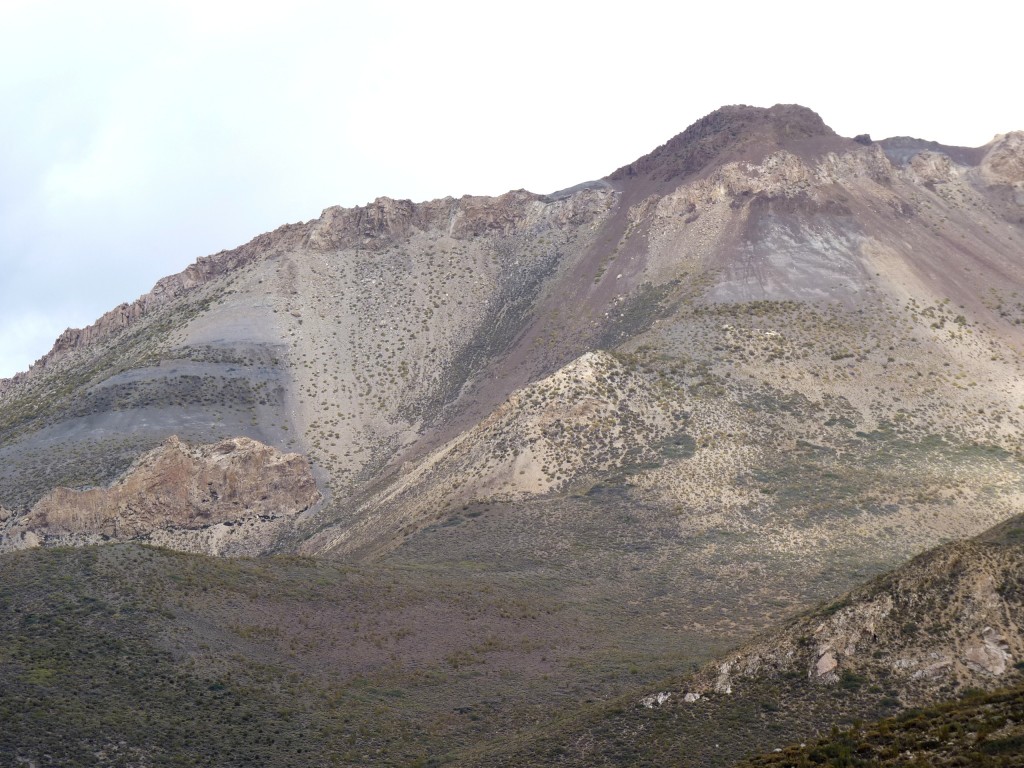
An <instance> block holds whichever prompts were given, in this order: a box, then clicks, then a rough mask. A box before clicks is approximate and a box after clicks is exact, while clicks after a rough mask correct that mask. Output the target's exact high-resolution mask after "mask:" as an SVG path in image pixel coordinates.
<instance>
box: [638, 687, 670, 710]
mask: <svg viewBox="0 0 1024 768" xmlns="http://www.w3.org/2000/svg"><path fill="white" fill-rule="evenodd" d="M671 698H672V694H671V693H668V692H666V691H661V692H659V693H652V694H651V695H650V696H644V697H643V698H642V699H640V705H641V706H644V707H647V709H654V708H655V707H660V706H661V705H662V704H664V703H665V702H666V701H668V700H669V699H671Z"/></svg>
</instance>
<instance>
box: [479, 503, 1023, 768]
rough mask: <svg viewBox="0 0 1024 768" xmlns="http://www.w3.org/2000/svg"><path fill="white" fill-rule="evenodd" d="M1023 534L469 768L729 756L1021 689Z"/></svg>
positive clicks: (1002, 535) (913, 569) (968, 548)
mask: <svg viewBox="0 0 1024 768" xmlns="http://www.w3.org/2000/svg"><path fill="white" fill-rule="evenodd" d="M1022 531H1024V527H1022V518H1021V517H1016V518H1013V519H1012V521H1011V522H1010V523H1009V524H1004V525H1003V526H1001V527H997V528H996V529H994V530H992V531H990V532H987V533H986V534H985V535H983V536H982V537H980V538H978V539H975V540H973V541H967V542H960V543H957V544H951V545H946V546H944V547H940V548H938V549H936V550H932V551H929V552H927V553H925V554H923V555H921V556H919V557H917V558H915V559H914V560H913V561H911V562H910V563H908V564H907V565H905V566H902V567H900V568H898V569H897V570H896V571H894V572H892V573H891V574H887V575H885V576H882V577H880V578H877V579H875V580H873V581H872V582H871V583H869V584H867V585H865V586H863V587H860V588H858V589H856V590H854V591H852V592H851V593H848V594H846V595H844V596H842V598H840V599H839V600H836V601H834V602H832V603H830V604H827V605H825V606H822V607H820V608H817V609H815V610H813V611H811V612H809V613H807V614H805V615H804V616H801V617H798V618H796V619H795V620H792V621H790V622H788V623H787V624H786V625H785V626H784V627H783V628H781V629H779V630H777V631H774V632H771V633H769V634H767V635H765V636H763V637H761V638H759V639H757V640H755V641H754V642H753V643H750V644H748V645H746V646H744V647H743V648H741V649H740V650H738V651H736V652H734V653H731V654H728V655H727V656H725V657H724V658H722V659H720V660H719V661H717V662H715V663H714V664H711V665H708V666H706V667H705V668H703V669H701V670H700V671H698V672H697V673H695V674H693V675H689V676H685V677H682V678H677V679H675V680H668V681H665V682H664V683H663V685H662V686H661V687H660V688H659V689H656V690H654V691H652V692H651V694H650V695H649V696H644V697H642V698H641V697H635V698H633V699H632V700H629V699H627V700H621V699H620V700H619V701H618V702H615V704H613V705H611V706H606V707H604V708H603V709H601V708H598V709H597V710H595V711H593V712H591V713H589V714H583V715H577V716H575V717H571V718H567V719H566V720H565V721H564V722H563V723H561V724H559V725H556V726H555V727H553V728H551V729H549V732H548V733H547V734H545V735H544V736H542V737H539V738H537V739H536V740H533V741H529V742H527V743H525V744H523V745H521V746H520V747H519V749H518V750H517V751H512V752H503V751H499V752H494V753H491V754H481V755H477V756H475V757H473V758H471V759H469V760H468V761H467V764H472V765H567V766H568V765H588V766H596V765H638V764H652V765H653V764H658V763H664V762H666V761H671V763H672V764H673V765H730V764H732V763H733V762H735V761H736V760H737V759H738V758H740V757H741V756H743V755H744V754H745V753H750V752H765V751H769V750H768V749H767V748H768V747H771V746H774V745H778V746H780V747H781V746H782V745H784V744H785V743H786V742H789V741H797V740H801V741H809V740H811V739H813V738H814V737H815V736H816V735H820V734H822V733H827V732H828V731H829V730H830V729H832V728H833V727H834V726H837V725H840V724H846V725H849V724H850V723H851V722H853V721H856V720H863V719H865V718H873V717H875V718H876V717H880V716H884V715H886V714H892V713H895V712H896V711H898V710H900V709H903V708H908V707H917V706H921V705H926V704H933V703H935V702H940V701H945V700H949V699H955V698H958V697H959V696H961V695H963V694H965V693H969V692H971V691H975V690H978V689H988V690H992V689H994V688H1000V687H1005V686H1007V685H1009V684H1014V685H1019V684H1020V682H1021V679H1022V678H1021V668H1022V667H1024V665H1021V664H1020V663H1019V662H1020V661H1021V660H1022V659H1024V631H1022V630H1024V592H1022V591H1021V588H1022V585H1024V548H1022V542H1024V539H1022ZM794 751H795V750H794ZM788 754H790V755H791V756H792V754H793V752H790V753H788Z"/></svg>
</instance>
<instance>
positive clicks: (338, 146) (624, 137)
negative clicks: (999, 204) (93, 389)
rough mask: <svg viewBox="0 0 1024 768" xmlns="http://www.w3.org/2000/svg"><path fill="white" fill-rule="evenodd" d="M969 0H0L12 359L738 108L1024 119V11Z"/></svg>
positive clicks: (604, 166)
mask: <svg viewBox="0 0 1024 768" xmlns="http://www.w3.org/2000/svg"><path fill="white" fill-rule="evenodd" d="M909 6H913V7H914V8H920V10H919V11H918V10H914V8H911V7H909ZM960 7H961V12H960V13H958V14H957V15H955V16H947V15H945V14H943V13H942V12H941V10H940V6H937V5H935V4H934V3H923V2H922V3H909V2H903V3H901V2H898V0H897V1H894V0H888V1H887V2H873V1H872V2H865V1H864V0H860V1H859V2H844V3H821V2H813V3H812V2H808V3H794V2H786V1H785V0H776V2H770V3H769V2H763V0H760V1H759V2H737V1H734V2H730V3H711V2H702V3H668V2H663V3H654V2H645V1H643V0H632V1H631V2H628V3H616V4H614V6H612V5H611V4H609V5H608V6H605V5H602V4H597V3H593V2H590V3H562V2H558V1H557V0H546V1H545V2H531V1H528V0H518V2H515V3H500V4H499V3H481V2H479V1H477V2H465V3H461V2H429V1H421V2H395V1H392V2H387V3H371V2H365V1H364V2H358V3H357V2H317V1H316V0H309V1H308V2H303V1H302V0H289V2H288V3H284V2H275V3H270V2H261V1H260V0H248V2H245V3H237V4H236V3H217V2H214V0H205V1H204V2H188V1H186V0H175V2H159V1H157V0H147V2H112V1H104V0H90V2H82V1H81V0H74V1H73V2H62V1H56V0H55V1H54V2H44V1H39V2H29V1H28V0H0V376H9V375H11V374H13V373H15V372H16V371H19V370H24V369H26V368H27V367H28V365H29V364H30V363H31V362H32V361H34V360H35V359H37V358H38V357H40V356H41V355H42V354H43V353H45V352H46V351H47V350H48V349H49V348H50V346H51V345H52V343H53V340H54V339H55V337H56V336H57V335H58V334H59V333H60V332H61V331H63V330H64V329H65V328H67V327H69V326H71V327H80V326H83V325H87V324H89V323H90V322H92V321H93V320H95V319H96V318H97V317H98V316H99V315H100V314H102V313H103V312H105V311H106V310H108V309H111V308H113V307H114V306H116V305H117V304H119V303H121V302H123V301H131V300H133V299H135V298H137V297H138V296H139V295H140V294H142V293H145V292H146V291H148V290H149V289H150V288H151V287H152V285H153V283H154V282H156V280H157V279H159V278H160V277H162V276H164V275H167V274H170V273H173V272H178V271H180V270H182V269H183V268H184V267H185V266H187V265H188V264H189V263H191V262H192V261H194V260H195V259H196V258H197V257H199V256H203V255H206V254H209V253H214V252H216V251H219V250H221V249H224V248H232V247H234V246H236V245H239V244H241V243H243V242H245V241H247V240H249V239H251V238H252V237H254V236H255V235H257V234H259V233H261V232H265V231H267V230H271V229H274V228H275V227H277V226H279V225H280V224H283V223H286V222H293V221H300V220H308V219H311V218H315V217H317V216H318V215H319V214H320V211H321V210H322V209H323V208H326V207H327V206H329V205H336V204H340V205H345V206H354V205H362V204H364V203H366V202H369V201H371V200H373V199H374V198H375V197H378V196H381V195H387V196H390V197H396V198H411V199H413V200H425V199H432V198H437V197H444V196H446V195H452V196H456V197H457V196H460V195H463V194H500V193H502V192H504V191H506V190H509V189H518V188H526V189H529V190H532V191H535V192H550V191H554V190H556V189H560V188H563V187H567V186H570V185H572V184H575V183H577V182H580V181H584V180H587V179H591V178H597V177H600V176H603V175H605V174H607V173H609V172H610V171H612V170H614V169H615V168H617V167H618V166H620V165H623V164H625V163H627V162H629V161H631V160H633V159H635V158H636V157H638V156H640V155H642V154H645V153H646V152H648V151H650V150H651V149H653V148H654V147H655V146H657V145H658V144H662V143H664V142H665V141H666V140H667V139H669V138H670V137H671V136H673V135H675V134H676V133H679V132H680V131H682V130H683V129H684V128H686V126H687V125H689V124H690V123H692V122H693V121H694V120H696V119H697V118H699V117H701V116H702V115H704V114H706V113H708V112H710V111H712V110H714V109H716V108H717V107H719V106H721V105H723V104H737V103H745V104H754V105H758V106H770V105H772V104H776V103H794V102H795V103H800V104H803V105H805V106H808V107H811V108H812V109H814V110H816V111H817V112H818V113H819V114H821V116H822V117H823V118H824V120H825V122H826V123H828V124H829V125H831V126H832V127H833V128H834V129H835V130H836V131H838V132H839V133H841V134H843V135H846V136H852V135H855V134H858V133H865V132H867V133H870V134H871V135H872V136H873V137H875V138H882V137H885V136H890V135H912V136H918V137H921V138H928V139H934V140H936V141H941V142H943V143H947V144H961V145H969V146H978V145H981V144H984V143H986V142H988V141H989V140H990V139H991V138H992V136H993V134H995V133H998V132H1005V131H1009V130H1015V129H1024V100H1022V99H1021V98H1020V87H1021V77H1020V75H1021V67H1022V60H1021V44H1020V35H1021V30H1022V29H1024V12H1022V10H1021V4H1019V3H1012V2H1006V1H1005V0H1004V1H1003V2H988V1H987V0H978V1H976V2H972V3H970V4H963V5H961V6H960ZM830 8H834V9H835V10H828V9H830Z"/></svg>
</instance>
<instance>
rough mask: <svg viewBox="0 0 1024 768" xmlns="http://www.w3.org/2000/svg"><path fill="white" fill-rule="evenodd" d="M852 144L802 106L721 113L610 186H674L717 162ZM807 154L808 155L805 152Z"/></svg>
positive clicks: (738, 107) (634, 166) (623, 170)
mask: <svg viewBox="0 0 1024 768" xmlns="http://www.w3.org/2000/svg"><path fill="white" fill-rule="evenodd" d="M846 141H847V140H846V139H843V138H841V137H840V136H839V135H838V134H837V133H836V132H835V131H833V130H832V129H831V128H829V127H828V126H827V125H825V122H824V121H823V120H822V119H821V117H820V116H819V115H818V113H816V112H814V111H813V110H810V109H808V108H807V107H802V106H800V105H798V104H776V105H775V106H774V107H768V108H765V107H751V106H747V105H745V104H739V105H732V106H726V107H721V108H719V109H716V110H715V111H714V112H712V113H711V114H709V115H705V116H704V117H702V118H701V119H700V120H698V121H697V122H695V123H693V125H691V126H690V127H689V128H687V129H686V130H685V131H683V132H682V133H680V134H678V135H677V136H675V137H673V138H672V139H670V140H669V141H667V142H666V143H665V144H662V145H661V146H660V147H658V148H657V149H655V150H654V151H653V152H651V153H649V154H647V155H644V156H643V157H641V158H640V159H638V160H635V161H634V162H632V163H630V164H629V165H625V166H623V167H622V168H619V169H618V170H617V171H615V172H614V173H612V174H611V175H609V176H608V177H607V178H608V180H609V181H626V180H629V179H631V178H633V179H636V178H639V179H646V180H648V181H652V182H669V181H674V180H676V179H678V178H680V177H683V176H689V175H692V174H697V173H700V172H701V171H702V170H703V169H705V168H706V167H707V166H708V165H709V164H711V163H712V162H714V163H716V164H720V163H723V162H729V161H734V160H758V159H761V158H762V157H763V156H764V155H765V154H767V153H769V152H772V151H774V150H776V149H788V150H790V151H794V152H795V153H796V154H804V152H806V151H808V150H809V151H811V152H814V151H821V150H827V149H833V148H838V145H840V144H842V143H845V142H846ZM802 150H803V151H802Z"/></svg>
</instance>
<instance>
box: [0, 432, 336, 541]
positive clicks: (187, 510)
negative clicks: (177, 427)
mask: <svg viewBox="0 0 1024 768" xmlns="http://www.w3.org/2000/svg"><path fill="white" fill-rule="evenodd" d="M319 499H320V493H319V491H318V490H317V488H316V482H315V480H314V478H313V475H312V472H311V471H310V466H309V462H308V461H307V459H306V458H305V457H303V456H300V455H299V454H296V453H287V454H286V453H281V452H280V451H277V450H276V449H274V448H271V447H269V446H266V445H263V444H262V443H259V442H257V441H255V440H251V439H249V438H244V437H236V438H232V439H228V440H223V441H221V442H219V443H215V444H212V445H203V446H198V447H192V446H189V445H187V444H185V443H183V442H182V441H181V440H179V439H178V438H177V437H171V438H170V439H168V440H167V441H166V442H165V443H164V444H163V445H161V446H159V447H158V448H156V449H154V450H152V451H149V452H148V453H146V454H144V455H142V456H141V457H139V459H137V460H136V461H135V463H134V464H132V466H131V467H130V468H129V469H128V471H127V472H125V474H124V475H123V476H122V477H121V478H120V479H118V480H117V481H115V482H114V483H113V484H112V485H110V486H109V487H107V488H90V489H86V490H75V489H71V488H56V489H54V490H53V491H51V492H50V493H49V494H47V495H46V496H44V497H43V498H42V499H40V500H39V501H38V502H37V503H36V504H35V506H34V507H32V509H31V510H30V511H29V512H27V513H25V514H24V515H22V516H20V517H15V516H10V518H9V519H8V520H7V521H6V531H4V534H3V537H2V538H0V549H17V548H24V547H31V546H49V545H68V544H71V545H77V544H89V543H95V542H98V541H127V540H145V541H151V542H153V543H157V544H161V545H166V546H170V547H171V548H177V549H186V550H190V551H194V550H197V549H198V550H201V551H210V550H212V551H215V552H217V551H219V550H220V549H221V547H220V546H219V545H218V546H214V543H215V541H216V542H220V543H224V540H231V539H238V541H236V542H235V544H236V545H237V546H233V547H229V549H231V550H232V551H235V550H239V549H240V550H242V551H245V552H249V551H251V550H253V549H255V550H256V551H260V550H262V549H263V548H264V547H263V546H261V545H259V543H258V542H257V539H258V538H259V537H258V536H254V534H256V533H257V532H258V531H259V530H261V529H263V528H266V527H268V526H271V527H274V529H275V534H277V535H280V533H281V531H280V530H278V529H279V528H280V526H281V524H283V523H285V522H288V523H290V522H292V521H293V520H294V518H295V516H296V515H298V514H299V513H301V512H303V511H305V510H307V509H309V508H310V507H312V506H313V505H315V504H316V503H317V502H318V501H319ZM4 514H8V515H9V513H4ZM3 519H4V518H3V516H2V515H0V520H3ZM239 553H240V552H239Z"/></svg>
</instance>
